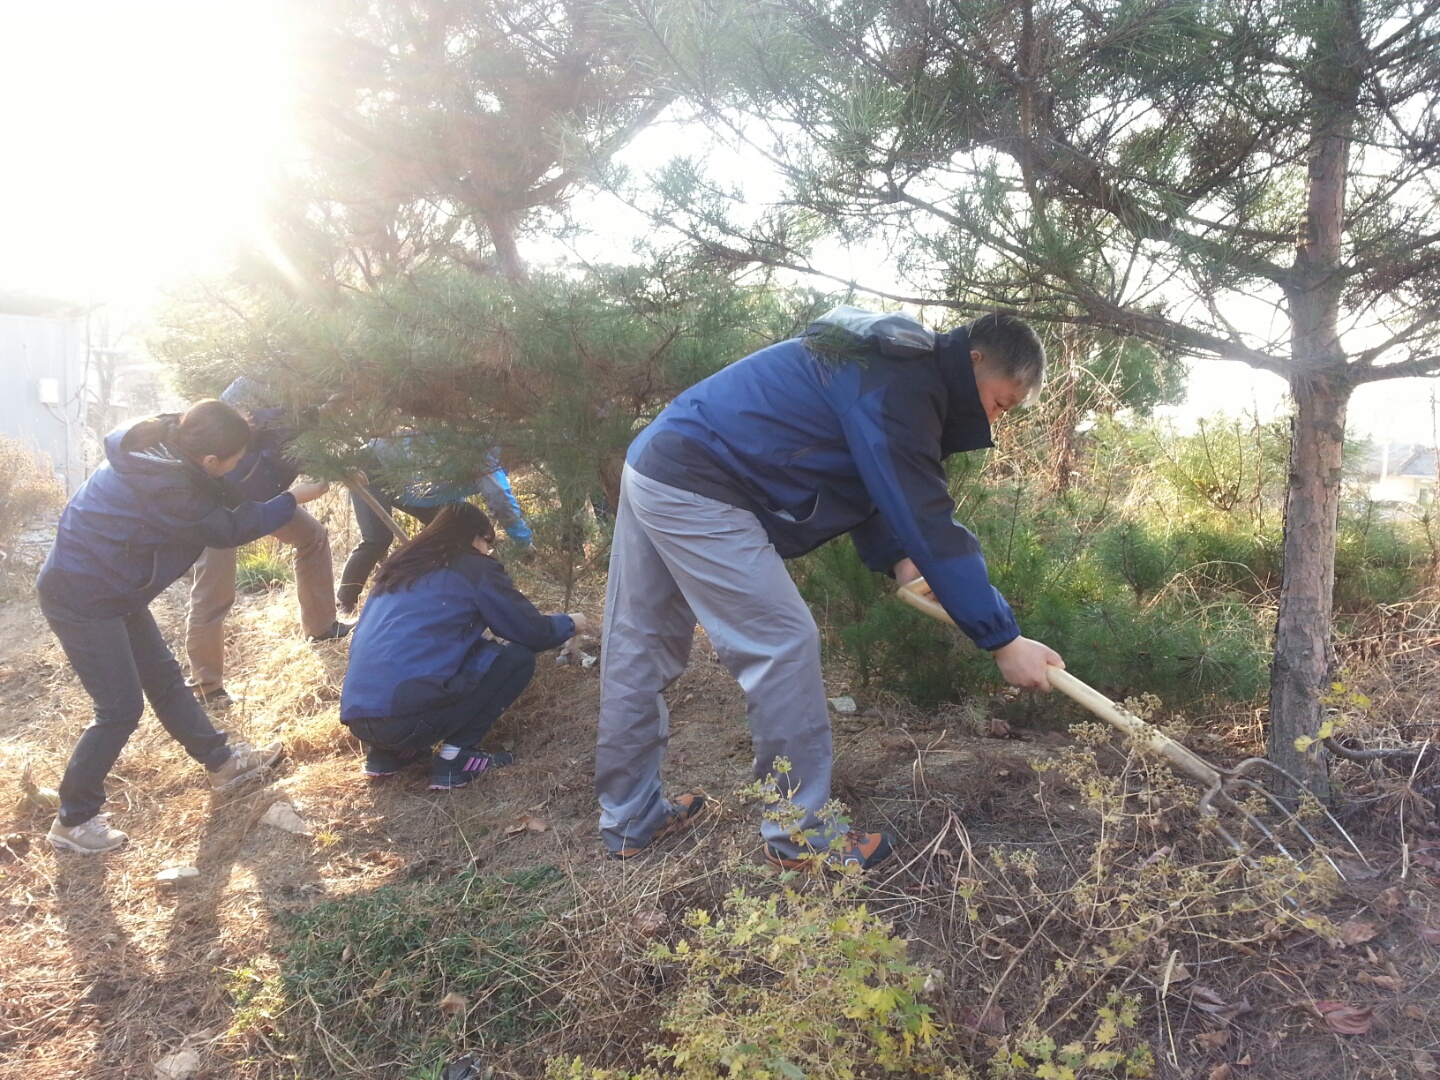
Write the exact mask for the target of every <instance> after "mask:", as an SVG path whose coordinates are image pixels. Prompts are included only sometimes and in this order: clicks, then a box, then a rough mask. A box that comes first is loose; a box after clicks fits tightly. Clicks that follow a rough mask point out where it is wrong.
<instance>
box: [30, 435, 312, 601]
mask: <svg viewBox="0 0 1440 1080" xmlns="http://www.w3.org/2000/svg"><path fill="white" fill-rule="evenodd" d="M127 430H128V427H124V428H119V429H117V430H115V431H112V432H111V433H110V434H109V435H107V436H106V437H105V462H104V464H102V465H101V466H100V467H99V468H98V469H96V470H95V471H94V472H93V473H91V474H90V478H89V479H88V480H86V481H85V483H83V484H81V485H80V488H79V490H78V491H76V492H75V494H74V495H73V496H72V497H71V499H70V502H69V505H67V506H66V507H65V511H64V513H62V514H61V515H60V527H59V530H58V532H57V533H56V536H55V543H54V544H53V545H52V546H51V548H50V554H49V555H48V556H46V559H45V565H44V566H43V567H41V569H40V577H39V579H38V580H37V581H36V586H37V587H38V588H39V590H40V601H41V607H42V608H43V609H44V611H45V613H46V614H47V615H55V616H57V617H59V618H66V619H110V618H115V617H117V616H123V615H128V614H130V613H131V612H134V611H138V610H139V609H140V608H143V607H145V606H146V605H148V604H149V603H150V601H151V600H154V599H155V597H156V596H158V595H159V594H160V593H161V592H162V591H163V590H164V589H165V588H166V587H167V586H168V585H170V584H171V582H173V581H175V580H177V579H178V578H179V577H180V576H181V575H182V574H184V573H185V571H187V570H189V569H190V567H191V566H192V565H194V562H195V560H196V559H198V558H199V557H200V553H201V552H202V551H203V550H204V549H205V548H207V547H218V548H228V547H238V546H239V545H241V544H248V543H249V542H250V541H251V540H257V539H259V538H260V537H262V536H265V535H267V534H269V533H272V532H274V531H275V530H276V529H278V528H280V526H282V525H284V524H285V523H286V522H287V521H289V520H290V518H291V517H293V516H294V514H295V496H293V495H291V494H290V493H289V492H288V491H287V492H285V493H284V494H281V495H278V496H276V497H275V498H273V499H270V500H269V501H268V502H264V503H254V502H247V503H242V504H240V505H239V506H235V507H234V508H233V509H230V508H229V506H228V505H227V503H233V501H234V499H233V496H234V493H233V491H227V489H226V487H225V485H224V484H223V483H221V482H220V481H218V480H214V479H212V478H211V477H210V476H208V475H207V474H206V473H205V470H204V469H202V468H200V466H198V465H196V464H195V463H194V462H192V461H190V460H189V459H187V458H186V457H185V456H184V455H183V454H180V453H179V452H177V451H172V450H170V449H169V448H168V447H166V446H164V445H163V444H162V445H158V446H152V447H150V448H149V449H146V450H131V451H125V450H121V449H120V443H121V441H122V440H123V439H124V437H125V433H126V431H127Z"/></svg>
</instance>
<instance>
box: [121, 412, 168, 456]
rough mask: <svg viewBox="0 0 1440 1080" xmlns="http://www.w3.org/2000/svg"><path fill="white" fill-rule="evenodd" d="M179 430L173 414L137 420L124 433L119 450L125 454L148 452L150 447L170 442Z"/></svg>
mask: <svg viewBox="0 0 1440 1080" xmlns="http://www.w3.org/2000/svg"><path fill="white" fill-rule="evenodd" d="M179 430H180V419H179V416H178V415H176V414H174V413H171V414H169V415H167V416H152V417H150V419H148V420H138V421H136V422H135V423H134V424H131V425H130V430H129V431H127V432H125V436H124V438H122V439H121V440H120V449H121V450H123V451H125V452H126V453H131V452H133V451H136V450H149V449H150V448H151V447H152V446H158V445H160V444H161V443H167V442H170V441H171V440H172V439H174V438H175V435H176V433H177V432H178V431H179Z"/></svg>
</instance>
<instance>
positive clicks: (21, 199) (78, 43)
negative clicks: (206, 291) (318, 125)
mask: <svg viewBox="0 0 1440 1080" xmlns="http://www.w3.org/2000/svg"><path fill="white" fill-rule="evenodd" d="M286 27H287V24H286V20H285V14H284V11H283V6H282V4H281V3H280V2H278V0H170V2H165V0H149V2H138V0H0V101H3V102H4V105H3V107H0V160H3V162H4V165H3V168H0V288H9V289H20V290H24V291H29V292H33V293H39V294H43V295H55V296H59V297H62V298H65V299H74V300H80V301H86V300H90V299H95V300H106V301H112V302H120V303H126V304H142V305H143V303H144V302H145V301H147V300H148V299H150V298H151V297H152V296H153V295H154V293H155V291H156V290H157V288H158V287H159V286H160V285H161V284H162V283H163V282H166V281H169V280H173V279H175V278H177V277H181V276H183V275H184V274H186V273H187V272H190V271H195V272H204V271H206V270H210V269H214V268H215V267H217V266H218V265H219V264H220V262H221V260H222V258H223V253H224V249H225V245H226V244H227V242H229V241H230V240H231V239H232V238H234V237H236V236H240V235H245V234H248V233H253V232H254V230H255V229H256V226H257V222H258V218H259V212H260V208H261V204H262V200H263V199H264V194H265V190H266V186H267V184H268V182H269V178H270V176H271V175H272V173H273V171H274V169H275V167H276V164H277V162H278V161H279V160H280V158H281V155H282V154H283V153H285V152H286V148H287V145H288V141H289V139H290V136H291V132H290V127H289V113H288V101H289V96H290V86H291V81H292V80H291V71H292V70H293V67H292V63H291V59H290V56H289V53H290V50H289V47H288V43H289V40H290V38H289V34H288V33H287V29H286Z"/></svg>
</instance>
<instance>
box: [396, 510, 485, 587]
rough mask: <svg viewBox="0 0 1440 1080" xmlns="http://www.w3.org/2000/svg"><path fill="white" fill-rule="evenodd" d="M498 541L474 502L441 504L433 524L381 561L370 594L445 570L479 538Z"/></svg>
mask: <svg viewBox="0 0 1440 1080" xmlns="http://www.w3.org/2000/svg"><path fill="white" fill-rule="evenodd" d="M477 536H478V537H479V538H480V539H481V540H484V541H485V542H486V543H487V544H493V543H495V526H494V525H492V524H491V523H490V519H489V518H488V517H487V516H486V515H485V511H484V510H481V509H480V508H479V507H478V506H476V505H475V504H474V503H467V502H462V503H451V504H450V505H449V506H444V507H441V509H440V512H439V513H438V514H436V515H435V517H434V519H433V520H432V521H431V522H430V524H429V525H426V526H425V527H424V528H423V529H421V530H420V531H419V532H418V533H416V534H415V535H414V536H412V537H411V538H410V539H409V540H407V541H405V543H403V544H401V545H400V546H399V547H398V548H396V549H395V550H394V551H393V552H391V553H390V557H389V558H388V559H386V560H385V561H384V562H383V563H381V564H380V569H379V571H378V572H377V573H376V574H375V583H374V584H373V585H371V586H370V595H371V596H375V595H378V594H379V593H387V592H399V591H400V590H401V589H408V588H409V587H410V586H411V585H413V584H415V582H416V581H418V580H419V579H420V578H422V577H424V576H425V575H426V574H430V573H433V572H434V571H436V570H443V569H444V568H445V567H447V566H449V565H450V564H451V563H453V562H454V561H455V560H456V559H458V558H460V556H462V555H464V554H466V553H467V552H473V551H474V550H475V549H474V547H473V544H474V542H475V538H476V537H477Z"/></svg>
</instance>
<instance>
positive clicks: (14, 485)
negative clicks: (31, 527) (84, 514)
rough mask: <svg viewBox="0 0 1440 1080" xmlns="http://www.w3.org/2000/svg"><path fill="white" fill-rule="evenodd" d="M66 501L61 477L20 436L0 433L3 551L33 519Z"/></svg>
mask: <svg viewBox="0 0 1440 1080" xmlns="http://www.w3.org/2000/svg"><path fill="white" fill-rule="evenodd" d="M64 502H65V492H64V490H63V489H62V488H61V487H60V483H59V481H57V480H56V479H55V476H54V475H53V474H52V473H51V472H50V471H49V470H48V469H46V468H44V467H43V466H42V464H41V462H40V459H38V458H37V457H36V456H35V454H34V453H32V452H31V451H30V450H29V449H28V448H27V447H26V446H25V445H24V444H23V443H21V442H19V441H18V440H16V439H7V438H5V437H4V436H0V552H3V551H5V550H6V549H7V548H9V546H10V545H11V543H12V542H13V541H14V539H15V537H16V536H18V535H19V533H20V530H21V529H23V528H24V527H25V526H26V525H27V524H28V523H29V522H31V521H34V520H35V519H36V518H38V517H40V516H42V515H44V514H48V513H51V512H53V511H55V510H57V509H59V507H61V506H62V505H64Z"/></svg>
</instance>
